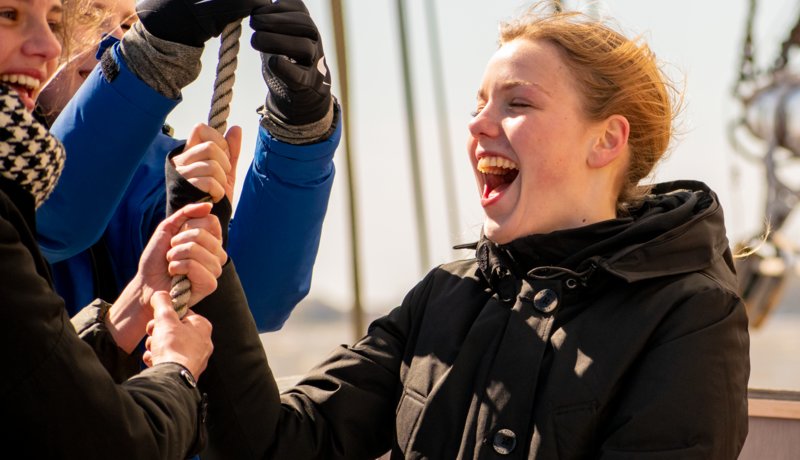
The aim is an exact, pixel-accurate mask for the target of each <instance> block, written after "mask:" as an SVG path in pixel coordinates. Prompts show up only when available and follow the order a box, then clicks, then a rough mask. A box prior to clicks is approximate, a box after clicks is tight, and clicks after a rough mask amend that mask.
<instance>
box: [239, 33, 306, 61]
mask: <svg viewBox="0 0 800 460" xmlns="http://www.w3.org/2000/svg"><path fill="white" fill-rule="evenodd" d="M250 42H251V44H252V45H253V48H255V49H257V50H258V51H261V52H262V53H267V54H274V55H279V56H286V57H289V58H291V59H293V60H294V61H296V62H297V63H298V64H300V65H303V66H306V67H309V66H310V65H311V60H312V58H313V56H314V55H316V53H317V43H316V40H312V39H310V38H304V37H292V38H291V39H287V38H286V36H284V35H282V34H275V33H272V32H255V33H253V36H252V38H251V40H250Z"/></svg>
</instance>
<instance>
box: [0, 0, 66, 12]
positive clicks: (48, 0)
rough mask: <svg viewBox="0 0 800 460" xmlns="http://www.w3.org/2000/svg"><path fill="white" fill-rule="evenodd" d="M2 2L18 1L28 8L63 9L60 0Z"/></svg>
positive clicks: (17, 1) (17, 0) (59, 10)
mask: <svg viewBox="0 0 800 460" xmlns="http://www.w3.org/2000/svg"><path fill="white" fill-rule="evenodd" d="M3 3H18V4H22V5H26V6H28V7H30V8H42V9H45V10H47V11H53V10H56V11H58V12H61V10H62V9H63V7H62V5H61V0H10V1H7V2H5V1H4V2H3Z"/></svg>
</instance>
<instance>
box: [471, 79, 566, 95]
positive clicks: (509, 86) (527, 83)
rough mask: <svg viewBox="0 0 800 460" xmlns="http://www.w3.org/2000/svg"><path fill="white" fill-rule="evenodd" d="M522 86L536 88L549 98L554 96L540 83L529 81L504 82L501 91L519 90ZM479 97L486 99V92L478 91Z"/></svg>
mask: <svg viewBox="0 0 800 460" xmlns="http://www.w3.org/2000/svg"><path fill="white" fill-rule="evenodd" d="M520 86H523V87H530V88H535V89H536V90H537V91H541V92H542V93H544V94H546V95H547V96H548V97H552V96H553V95H552V94H550V91H547V90H546V89H544V87H542V85H540V84H538V83H534V82H532V81H527V80H507V81H504V82H503V83H501V84H500V89H501V90H504V91H506V90H509V89H513V88H517V87H520ZM477 97H478V99H485V92H484V91H483V89H480V90H478V95H477Z"/></svg>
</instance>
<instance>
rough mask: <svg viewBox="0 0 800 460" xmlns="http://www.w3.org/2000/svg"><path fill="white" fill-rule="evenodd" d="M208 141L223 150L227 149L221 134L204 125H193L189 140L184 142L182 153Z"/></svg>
mask: <svg viewBox="0 0 800 460" xmlns="http://www.w3.org/2000/svg"><path fill="white" fill-rule="evenodd" d="M209 141H210V142H213V143H215V144H217V145H218V146H219V147H220V148H221V149H223V150H226V149H227V146H226V145H225V138H224V137H222V134H220V133H219V132H217V130H216V129H214V128H212V127H210V126H208V125H207V124H205V123H198V124H196V125H194V128H192V132H191V133H190V134H189V139H187V140H186V146H185V147H184V152H186V151H187V150H189V149H191V148H192V147H194V146H196V145H199V144H202V143H203V142H209Z"/></svg>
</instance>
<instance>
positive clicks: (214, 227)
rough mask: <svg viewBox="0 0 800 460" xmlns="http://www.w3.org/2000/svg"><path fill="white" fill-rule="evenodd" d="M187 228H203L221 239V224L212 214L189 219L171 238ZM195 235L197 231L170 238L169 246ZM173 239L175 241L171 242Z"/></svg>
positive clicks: (190, 238)
mask: <svg viewBox="0 0 800 460" xmlns="http://www.w3.org/2000/svg"><path fill="white" fill-rule="evenodd" d="M189 230H205V231H206V232H208V233H210V234H211V235H212V236H214V237H215V238H218V239H220V240H221V239H222V225H220V223H219V218H217V216H215V215H213V214H209V215H207V216H205V217H201V218H197V219H189V220H187V221H186V222H185V223H184V224H183V227H182V228H181V231H180V232H179V233H178V234H177V235H174V236H173V237H172V238H173V239H174V238H176V237H177V236H178V235H180V234H181V233H183V232H186V231H189ZM196 236H197V233H189V234H187V235H183V236H182V237H181V238H180V239H178V240H172V239H171V240H170V246H174V245H175V244H179V243H180V242H185V241H190V240H192V239H193V238H195V237H196ZM173 241H175V242H174V243H173Z"/></svg>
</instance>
